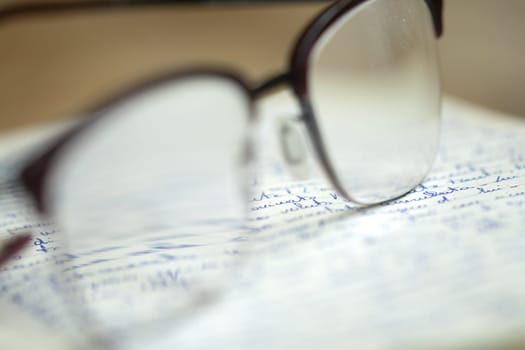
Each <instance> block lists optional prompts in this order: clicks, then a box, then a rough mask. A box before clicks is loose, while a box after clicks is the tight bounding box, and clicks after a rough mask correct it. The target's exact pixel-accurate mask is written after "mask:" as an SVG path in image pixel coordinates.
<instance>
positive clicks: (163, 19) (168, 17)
mask: <svg viewBox="0 0 525 350" xmlns="http://www.w3.org/2000/svg"><path fill="white" fill-rule="evenodd" d="M11 2H12V1H11ZM5 3H6V1H0V4H5ZM445 5H446V6H445V36H444V38H443V39H442V40H441V42H440V48H441V62H442V72H443V81H444V90H445V91H446V92H447V93H451V94H455V95H458V96H461V97H464V98H467V99H470V100H473V101H476V102H478V103H480V104H483V105H487V106H490V107H492V108H496V109H500V110H503V111H506V112H509V113H512V114H519V115H523V116H525V99H523V98H522V95H523V91H525V65H524V64H523V63H522V61H523V59H522V56H523V53H524V52H525V38H524V36H523V33H525V21H524V20H523V19H525V1H523V0H503V1H493V0H448V1H446V3H445ZM324 6H326V3H322V2H321V3H314V4H285V3H284V2H283V3H282V4H277V5H252V6H248V5H244V6H239V5H236V6H179V7H177V8H173V7H170V8H148V9H137V8H133V9H129V10H126V11H122V10H115V11H104V12H97V11H90V12H79V13H73V14H68V15H67V16H64V15H55V16H29V17H24V18H18V19H16V20H11V21H3V22H0V92H1V93H0V130H2V129H3V130H5V129H9V128H14V127H18V126H22V125H29V124H33V123H41V122H44V121H48V120H54V119H58V118H61V117H64V116H68V115H72V114H74V113H75V112H78V111H79V110H82V109H83V108H85V107H86V106H89V105H91V104H93V103H94V102H96V101H98V100H100V99H102V98H104V97H105V96H108V95H109V94H111V93H113V92H115V91H118V90H119V89H122V87H125V86H127V85H129V84H131V83H133V82H134V81H138V80H141V79H143V78H144V77H146V76H150V75H152V74H158V73H160V72H163V71H166V70H172V69H178V68H181V67H186V66H188V65H193V66H195V65H209V64H213V65H218V66H227V67H233V68H235V69H236V70H239V71H240V72H241V73H243V74H245V75H246V77H247V78H248V79H249V80H251V81H256V80H258V79H261V78H262V77H264V76H267V75H269V74H271V73H273V72H277V71H281V70H284V69H285V67H286V65H287V59H288V52H289V49H290V47H291V45H292V43H293V42H294V40H295V38H296V37H297V35H298V34H299V33H300V30H301V28H302V27H303V26H304V25H305V23H307V22H308V20H309V19H310V18H311V17H312V16H314V14H315V13H317V12H318V11H319V10H320V9H321V8H322V7H324Z"/></svg>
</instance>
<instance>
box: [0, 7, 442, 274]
mask: <svg viewBox="0 0 525 350" xmlns="http://www.w3.org/2000/svg"><path fill="white" fill-rule="evenodd" d="M369 1H372V0H338V1H335V2H334V3H333V4H331V5H329V6H328V7H327V8H326V9H325V10H324V11H322V12H321V13H320V14H319V15H317V16H316V17H315V18H314V19H313V20H312V21H311V22H310V24H309V25H308V26H307V27H306V29H305V30H304V31H303V33H302V35H301V36H300V37H299V39H298V40H297V41H296V44H295V47H294V49H293V51H292V55H291V59H290V64H289V67H288V71H287V72H285V73H281V74H277V75H275V76H273V77H270V78H269V79H266V80H264V81H263V83H261V84H259V85H256V86H255V87H251V86H249V85H248V84H247V83H246V82H245V80H244V79H242V78H241V77H240V76H239V75H237V74H235V73H232V72H231V71H228V70H224V69H189V70H185V71H178V72H168V73H165V74H163V75H161V76H157V77H154V78H152V79H149V80H147V81H144V82H142V83H141V84H138V85H135V86H133V87H132V88H130V89H127V90H125V91H123V92H121V93H120V94H118V95H116V96H113V97H112V98H110V99H107V100H105V101H103V102H102V103H100V104H98V105H97V106H96V107H95V108H92V109H90V110H88V111H86V114H87V115H91V116H92V117H90V118H89V119H88V120H86V121H84V122H82V123H80V124H79V125H78V126H76V127H74V128H73V129H71V130H70V131H68V132H66V133H65V134H64V135H63V136H61V137H60V138H59V139H58V140H57V141H56V142H55V143H54V144H53V145H52V146H51V147H50V148H49V149H48V150H47V151H45V152H44V153H43V154H42V155H40V156H39V157H38V158H36V159H34V160H33V161H31V162H30V164H29V165H27V166H26V167H25V168H24V169H23V171H22V173H21V175H20V180H21V183H22V185H23V186H24V187H25V188H26V190H27V192H28V193H29V195H30V197H31V198H32V199H33V200H34V202H35V204H36V207H37V209H38V210H39V211H40V212H41V213H46V212H47V210H48V208H47V207H46V205H45V201H44V198H43V197H44V191H43V187H44V183H45V179H46V177H47V176H48V174H49V170H50V169H51V168H52V165H53V163H54V160H55V159H56V157H57V155H58V154H60V152H61V151H62V150H63V149H64V148H65V147H66V146H67V144H68V143H69V141H70V140H71V139H73V138H74V137H75V136H76V135H78V134H79V133H81V132H82V131H83V130H85V129H87V128H88V127H89V126H90V125H91V124H93V123H96V122H97V121H98V120H99V119H101V118H103V117H104V113H103V112H104V111H105V110H107V109H109V108H111V107H112V106H114V105H116V104H118V103H120V102H121V101H123V100H126V99H128V98H132V97H134V96H135V95H137V94H139V93H141V92H143V91H145V90H147V89H148V88H151V87H153V86H157V85H161V84H163V83H167V82H173V81H175V80H180V79H187V78H195V77H219V78H223V79H228V80H231V81H233V82H235V83H237V84H238V85H239V86H240V87H242V89H243V90H244V93H245V94H246V98H247V101H248V102H249V104H250V108H251V109H252V110H253V106H254V103H255V101H256V100H257V99H258V98H260V97H261V96H264V95H266V94H267V93H269V92H271V91H272V90H274V89H276V88H278V87H281V86H283V85H288V86H289V87H290V88H291V89H292V91H293V93H294V95H295V97H296V98H297V100H298V101H299V105H300V107H301V113H302V115H301V117H302V121H304V123H305V125H306V128H307V130H308V133H309V136H310V138H311V140H312V143H313V146H314V152H316V156H317V158H318V159H319V161H320V163H321V165H322V166H323V167H324V169H326V173H327V175H328V177H329V179H330V181H331V182H332V184H333V185H334V187H335V188H336V190H337V191H339V192H340V193H341V194H343V195H344V196H345V197H347V198H351V197H350V196H349V195H348V194H347V193H346V191H345V190H344V187H343V186H342V185H341V183H340V182H339V180H338V177H337V176H336V174H335V171H334V170H333V167H332V165H331V163H330V161H329V157H328V155H327V153H326V151H325V148H324V146H323V145H324V143H323V142H322V137H321V134H320V132H319V128H318V125H317V122H316V119H315V116H314V112H313V110H312V107H311V104H310V101H309V86H308V79H307V78H308V76H307V72H308V67H309V58H310V56H311V55H310V54H311V52H312V50H313V49H314V47H315V44H316V43H317V41H318V39H319V38H320V37H321V36H322V35H323V33H324V32H325V31H326V30H327V29H328V28H330V27H331V26H332V24H334V22H336V21H337V20H338V19H339V18H341V17H342V16H343V15H345V14H347V13H349V12H350V11H353V10H354V9H356V8H357V7H358V6H360V5H362V4H364V3H366V2H369ZM422 1H424V2H425V3H426V4H427V6H428V8H429V11H430V14H431V16H432V20H433V25H434V31H435V35H436V38H439V37H440V36H441V34H442V30H443V24H442V12H443V0H422ZM188 2H189V1H178V3H188ZM194 2H195V1H194ZM197 2H199V1H197ZM200 2H204V1H200ZM207 2H209V1H207ZM235 2H238V1H234V2H233V3H235ZM252 2H264V1H261V0H259V1H252ZM168 3H175V1H169V0H151V1H148V0H126V1H116V2H113V1H108V0H95V1H86V2H75V3H63V2H62V3H47V4H36V3H35V4H23V5H14V6H10V7H6V8H4V9H0V25H1V24H2V22H5V21H9V20H14V19H16V18H19V17H22V16H28V15H44V14H48V13H57V12H74V11H80V10H88V9H109V8H122V7H132V6H149V5H160V4H168ZM229 3H230V4H231V3H232V2H229ZM250 118H254V114H253V113H251V114H250ZM24 237H25V238H24ZM27 241H28V239H27V236H21V238H20V239H19V240H16V241H14V242H13V243H11V244H8V245H6V247H5V248H3V249H1V250H0V265H1V264H2V263H4V262H5V261H6V260H7V258H8V257H10V256H12V255H14V254H16V252H18V251H19V250H20V249H22V248H23V246H24V245H25V244H26V243H27Z"/></svg>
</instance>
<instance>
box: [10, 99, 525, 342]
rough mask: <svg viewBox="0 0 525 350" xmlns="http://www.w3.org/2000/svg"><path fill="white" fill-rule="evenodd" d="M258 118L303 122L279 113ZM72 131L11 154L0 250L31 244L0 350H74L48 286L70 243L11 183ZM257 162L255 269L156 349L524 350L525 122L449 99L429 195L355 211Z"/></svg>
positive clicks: (30, 141)
mask: <svg viewBox="0 0 525 350" xmlns="http://www.w3.org/2000/svg"><path fill="white" fill-rule="evenodd" d="M276 106H277V107H276ZM260 108H261V113H270V114H276V115H293V113H296V111H294V109H293V108H290V107H289V106H288V105H287V104H286V103H284V102H283V101H282V100H279V99H277V100H275V101H266V102H265V104H263V105H261V106H260ZM67 127H68V126H67V125H58V126H49V127H47V128H45V130H44V129H42V128H39V129H38V130H32V131H27V132H24V133H18V134H17V135H9V136H8V135H6V136H4V137H2V138H1V139H0V179H1V180H2V184H1V185H0V191H1V192H0V237H2V238H6V237H9V236H10V235H13V234H16V233H17V232H22V231H27V230H30V231H31V232H33V235H34V241H33V245H32V246H30V247H29V248H28V249H27V250H26V251H24V252H23V253H22V255H21V256H19V257H17V258H16V259H15V260H14V261H12V262H11V263H10V264H9V265H8V266H6V267H3V268H2V269H1V270H0V291H1V294H0V305H1V307H2V315H1V316H0V344H1V345H2V346H1V347H2V348H4V347H6V348H7V347H8V346H10V347H13V348H14V347H20V348H21V347H24V348H27V347H34V348H37V347H43V344H53V345H49V346H52V347H53V348H60V347H64V348H67V346H68V343H67V340H66V339H67V336H68V335H69V334H71V333H69V332H70V330H69V328H70V327H71V324H70V323H71V322H70V321H71V317H70V312H69V310H68V308H69V307H68V305H67V301H64V300H63V299H62V298H60V296H57V295H56V294H53V293H52V290H53V288H52V286H50V284H52V283H53V282H52V279H51V278H50V276H51V275H52V274H53V273H56V271H53V267H52V264H51V263H50V261H49V257H48V256H49V253H52V252H53V251H54V249H55V248H57V247H58V246H59V244H58V242H59V241H60V235H59V234H57V233H55V232H53V225H52V223H51V222H48V221H47V220H46V219H38V220H36V219H34V217H33V216H32V209H31V208H30V207H29V206H28V204H27V203H26V199H25V198H24V194H23V193H22V192H21V190H20V189H19V188H18V187H16V186H15V185H14V184H13V183H12V182H11V181H9V179H10V178H11V177H12V176H13V174H14V173H15V172H16V169H17V167H18V166H19V164H21V163H22V162H23V159H24V158H27V157H29V156H30V154H31V153H32V152H33V151H34V150H35V149H38V148H39V147H40V145H42V144H43V143H46V142H48V141H47V140H48V139H49V138H53V137H55V135H58V134H60V131H61V129H64V128H67ZM272 127H273V126H272V125H270V124H269V126H268V128H270V129H271V128H272ZM267 149H268V152H269V153H272V152H273V151H272V150H271V147H268V148H267ZM273 155H275V152H274V154H273ZM261 159H262V161H261V164H260V168H261V174H262V175H261V181H260V182H259V183H258V184H257V189H256V190H255V191H254V194H253V195H252V196H251V201H250V205H249V209H250V212H251V213H252V214H253V217H254V220H253V222H252V224H253V226H254V227H255V229H256V233H255V234H254V235H253V236H252V237H250V240H247V242H248V243H247V244H246V245H241V248H240V249H241V250H242V249H244V248H245V249H246V251H248V252H249V254H246V256H247V257H246V258H245V259H243V261H242V263H241V264H240V267H239V268H238V270H237V271H236V272H235V275H234V278H232V279H231V280H230V281H228V285H227V287H226V288H224V289H223V290H221V295H220V297H219V298H216V299H214V300H213V302H210V303H208V304H206V306H205V307H203V308H201V309H200V310H199V311H198V312H195V313H194V314H193V315H191V317H188V318H186V319H182V320H181V319H180V318H177V320H176V322H175V321H174V322H173V324H170V321H169V320H168V321H166V324H165V327H166V328H164V330H163V331H162V333H160V334H159V336H158V337H154V338H150V339H148V340H147V344H149V345H151V348H155V349H172V348H175V347H177V348H181V349H208V348H213V349H246V348H250V349H291V348H302V349H318V348H331V349H349V348H355V349H397V348H399V349H421V348H424V349H457V348H459V349H463V348H469V349H470V348H472V349H479V348H487V349H492V348H494V349H501V348H519V347H525V316H524V315H525V297H524V295H525V275H524V272H523V271H525V259H524V256H525V255H524V254H525V234H524V233H525V231H524V229H523V227H525V177H524V176H525V119H520V118H517V117H512V116H506V115H502V114H501V113H498V112H495V111H491V110H488V109H484V108H481V107H479V106H475V105H471V104H469V103H467V102H465V101H461V100H457V99H455V98H451V97H447V98H446V99H445V101H444V108H443V127H442V141H441V146H440V151H439V155H438V158H437V160H436V163H435V165H434V167H433V169H432V171H431V172H430V174H429V175H428V177H427V178H426V180H425V181H424V182H423V183H422V184H421V185H419V186H418V187H416V188H415V189H414V190H413V191H412V192H411V193H409V194H407V195H405V196H403V197H401V198H399V199H396V200H393V201H390V202H387V203H384V204H382V205H379V206H375V207H372V208H367V209H362V208H361V209H360V208H358V207H356V206H355V205H354V204H352V203H350V202H348V201H345V200H344V199H343V198H342V197H341V196H340V195H338V194H337V193H336V192H335V191H334V190H333V189H332V188H330V187H329V186H328V185H327V184H326V181H323V180H322V179H320V178H319V177H318V176H317V175H318V174H317V172H316V171H315V170H314V171H312V172H310V173H308V170H305V169H287V168H286V165H285V164H284V162H283V159H280V158H279V157H272V156H271V155H268V157H266V156H265V155H263V156H262V157H261ZM100 268H103V265H102V266H101V267H100ZM142 297H144V296H137V302H139V301H140V298H142ZM165 329H169V331H168V332H166V331H165ZM20 334H24V335H26V336H27V335H30V334H33V335H34V339H31V337H26V336H24V337H21V336H20Z"/></svg>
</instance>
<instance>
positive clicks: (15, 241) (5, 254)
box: [0, 233, 31, 267]
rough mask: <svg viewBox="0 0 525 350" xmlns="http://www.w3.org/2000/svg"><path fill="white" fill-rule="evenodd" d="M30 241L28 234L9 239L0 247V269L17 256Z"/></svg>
mask: <svg viewBox="0 0 525 350" xmlns="http://www.w3.org/2000/svg"><path fill="white" fill-rule="evenodd" d="M30 240H31V235H30V234H28V233H23V234H20V235H18V236H16V237H14V238H12V239H10V240H9V241H8V242H7V243H5V244H4V245H3V246H0V267H2V265H4V264H5V263H6V262H7V261H8V260H9V259H11V258H12V257H13V256H15V255H16V254H18V253H19V252H20V251H21V250H22V249H23V248H24V247H25V246H26V245H27V244H28V243H29V241H30Z"/></svg>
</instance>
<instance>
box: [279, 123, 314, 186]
mask: <svg viewBox="0 0 525 350" xmlns="http://www.w3.org/2000/svg"><path fill="white" fill-rule="evenodd" d="M277 134H278V138H279V146H280V150H281V155H282V158H283V159H284V161H285V163H286V166H287V170H288V171H289V172H290V174H291V175H292V176H293V178H294V179H296V180H306V179H308V178H310V177H311V176H312V175H313V174H312V164H311V161H310V157H309V155H310V154H311V152H310V151H311V150H310V147H309V146H308V137H307V135H308V134H307V130H306V125H305V123H304V119H303V118H302V117H297V116H286V115H284V116H281V117H280V118H278V119H277Z"/></svg>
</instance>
